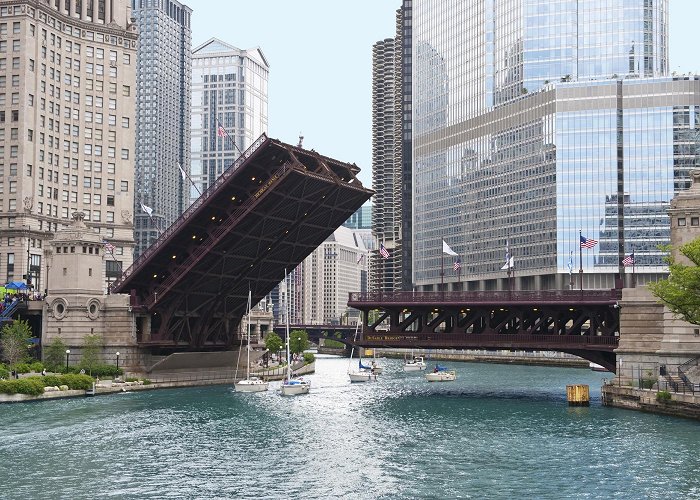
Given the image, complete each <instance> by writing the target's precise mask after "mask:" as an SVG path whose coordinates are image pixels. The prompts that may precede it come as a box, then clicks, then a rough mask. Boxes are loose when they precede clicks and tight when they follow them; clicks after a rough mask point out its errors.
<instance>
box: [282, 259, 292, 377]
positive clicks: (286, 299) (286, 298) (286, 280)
mask: <svg viewBox="0 0 700 500" xmlns="http://www.w3.org/2000/svg"><path fill="white" fill-rule="evenodd" d="M284 285H285V286H284V288H285V291H286V293H285V296H284V310H285V317H286V320H287V321H286V325H285V333H286V334H287V381H290V380H291V379H292V366H291V360H290V354H289V313H290V310H289V275H288V274H287V270H286V269H285V270H284Z"/></svg>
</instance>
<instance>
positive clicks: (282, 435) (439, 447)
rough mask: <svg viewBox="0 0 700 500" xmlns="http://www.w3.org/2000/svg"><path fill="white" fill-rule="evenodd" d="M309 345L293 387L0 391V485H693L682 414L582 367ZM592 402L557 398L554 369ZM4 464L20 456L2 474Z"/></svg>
mask: <svg viewBox="0 0 700 500" xmlns="http://www.w3.org/2000/svg"><path fill="white" fill-rule="evenodd" d="M347 363H348V361H347V360H343V359H338V358H321V359H319V360H318V361H317V373H316V374H314V375H312V376H311V380H312V392H311V394H309V395H307V396H301V397H296V398H282V397H281V396H280V395H279V392H278V390H279V383H272V384H271V390H270V391H268V392H267V393H259V394H238V393H235V392H233V390H232V389H231V388H230V387H225V386H221V387H209V388H192V389H172V390H159V391H148V392H140V393H127V394H117V395H113V396H102V397H97V398H85V399H71V400H60V401H52V402H43V403H38V404H16V405H5V406H3V407H2V416H3V419H2V422H3V423H2V430H0V481H1V482H2V484H3V491H2V496H3V498H8V499H15V498H16V499H25V498H40V497H48V498H73V499H88V498H90V499H92V498H98V497H99V498H102V497H106V498H120V499H122V498H124V499H132V498H133V499H136V498H138V499H139V500H142V499H149V498H178V499H179V498H188V499H189V498H207V499H209V498H324V499H325V498H344V499H345V498H351V499H352V498H363V499H364V498H367V497H375V498H381V499H391V498H425V499H431V498H477V497H479V498H483V497H488V498H523V497H528V496H530V497H534V498H538V499H539V498H544V499H547V498H557V499H558V498H568V497H572V498H601V497H614V498H625V499H626V498H662V497H664V498H666V497H668V498H671V497H676V498H700V483H699V480H698V479H697V478H696V474H695V471H696V470H697V465H698V463H697V462H698V459H697V457H698V451H700V450H699V448H700V438H698V433H697V424H696V423H695V422H691V421H684V420H678V419H673V418H670V417H663V416H655V415H647V414H643V413H637V412H631V411H625V410H617V409H610V408H605V407H602V406H601V405H600V390H599V388H600V385H601V379H600V376H599V375H598V374H595V373H593V372H590V371H588V370H578V369H566V368H538V367H523V366H513V365H486V364H469V363H449V364H450V365H451V366H452V367H454V368H456V369H457V371H458V379H457V381H455V382H453V383H445V384H431V383H428V382H426V381H425V380H424V378H423V376H422V374H421V373H404V372H403V371H402V370H401V363H400V362H399V361H398V360H382V361H381V364H382V365H384V366H385V374H384V375H382V376H381V377H380V380H379V381H378V382H376V383H374V382H373V383H364V384H352V385H351V384H350V383H349V382H348V380H347V375H346V370H347ZM569 383H584V384H589V385H590V389H591V396H592V404H591V406H590V407H587V408H580V407H578V408H572V407H568V406H567V404H566V384H569ZM17 471H21V474H18V473H17Z"/></svg>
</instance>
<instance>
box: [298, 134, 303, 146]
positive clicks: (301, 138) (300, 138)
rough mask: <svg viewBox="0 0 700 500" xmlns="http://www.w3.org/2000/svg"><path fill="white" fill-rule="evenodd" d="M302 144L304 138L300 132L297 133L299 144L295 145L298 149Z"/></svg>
mask: <svg viewBox="0 0 700 500" xmlns="http://www.w3.org/2000/svg"><path fill="white" fill-rule="evenodd" d="M303 142H304V136H303V135H301V132H299V144H297V147H298V148H300V147H302V143H303Z"/></svg>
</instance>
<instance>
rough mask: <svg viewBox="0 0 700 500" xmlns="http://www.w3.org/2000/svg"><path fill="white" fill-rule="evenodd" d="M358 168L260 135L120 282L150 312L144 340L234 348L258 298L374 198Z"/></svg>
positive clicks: (137, 304) (118, 287)
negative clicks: (250, 304)
mask: <svg viewBox="0 0 700 500" xmlns="http://www.w3.org/2000/svg"><path fill="white" fill-rule="evenodd" d="M358 172H359V168H358V167H357V166H355V165H354V164H348V163H342V162H339V161H337V160H334V159H331V158H328V157H325V156H322V155H319V154H318V153H316V152H314V151H308V150H304V149H302V148H298V147H295V146H291V145H289V144H284V143H282V142H280V141H277V140H274V139H269V138H267V137H266V136H264V135H263V136H261V137H260V138H259V139H258V140H257V141H256V143H255V144H254V145H253V146H251V148H249V149H248V150H247V151H246V152H245V153H244V154H243V155H242V156H241V157H240V158H239V159H238V160H236V162H235V163H234V164H233V165H232V166H231V167H230V168H229V169H227V170H226V171H225V172H224V173H223V174H222V175H221V176H220V177H219V179H217V181H216V183H214V184H213V185H212V186H211V187H210V188H209V189H208V190H207V191H206V192H205V193H203V194H202V196H201V197H200V198H199V199H198V200H197V201H196V202H195V203H194V204H193V205H192V206H191V207H190V208H189V209H188V210H187V211H186V212H185V213H183V214H182V216H181V217H180V218H179V219H178V220H177V221H176V222H175V223H174V224H173V225H172V226H171V227H170V228H169V229H168V230H167V231H165V232H164V233H163V235H161V237H160V238H159V239H158V241H156V242H155V243H154V244H153V245H152V246H151V247H150V248H149V249H148V250H147V251H146V252H144V254H143V255H141V257H140V258H139V259H138V260H137V261H136V262H134V264H133V265H132V266H131V267H130V268H129V269H128V270H127V271H126V272H125V273H124V275H123V276H122V277H121V278H120V279H119V280H118V281H117V282H116V283H115V284H114V286H113V290H114V291H115V292H122V293H130V294H131V296H132V306H133V307H136V308H139V309H140V310H141V311H142V312H147V313H150V314H151V328H150V331H149V332H144V333H143V334H142V336H141V338H140V339H139V340H140V341H141V342H143V343H148V344H150V345H154V344H159V343H160V344H162V345H172V346H180V347H182V346H187V347H188V348H202V347H215V346H230V345H231V344H232V343H233V340H234V338H235V335H236V331H237V327H238V324H239V323H240V320H241V317H242V316H243V315H244V314H245V310H246V304H247V297H248V290H249V289H250V291H251V295H252V300H253V303H254V304H255V303H257V302H258V301H260V300H261V299H262V298H263V297H264V296H265V295H267V294H268V293H269V292H270V291H271V290H272V289H273V288H274V287H275V286H276V285H277V284H278V283H279V282H280V281H281V280H282V279H283V277H284V270H285V269H289V270H291V269H294V268H295V267H296V266H297V265H298V264H299V263H301V262H302V261H303V260H304V259H305V258H306V257H307V256H308V255H309V254H310V253H311V252H312V251H313V250H314V249H316V248H317V247H318V246H319V245H320V244H321V243H322V242H323V241H324V240H325V239H326V238H327V237H328V236H329V235H330V234H332V232H333V231H334V230H335V229H337V228H338V227H339V226H340V225H341V224H342V223H343V222H345V221H346V220H347V219H348V217H350V216H351V215H352V214H353V213H354V212H355V211H356V210H357V209H358V208H360V207H361V206H362V204H363V203H364V202H365V201H367V200H368V199H369V198H370V197H371V195H372V194H373V192H372V191H371V190H369V189H366V188H364V187H363V186H362V184H361V183H360V181H359V180H358V179H357V177H356V174H357V173H358Z"/></svg>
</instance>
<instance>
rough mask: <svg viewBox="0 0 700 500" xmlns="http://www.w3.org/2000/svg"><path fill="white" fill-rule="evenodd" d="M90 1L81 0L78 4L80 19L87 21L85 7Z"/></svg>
mask: <svg viewBox="0 0 700 500" xmlns="http://www.w3.org/2000/svg"><path fill="white" fill-rule="evenodd" d="M89 1H90V0H83V1H82V3H81V4H80V19H82V20H83V21H87V6H88V2H89Z"/></svg>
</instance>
